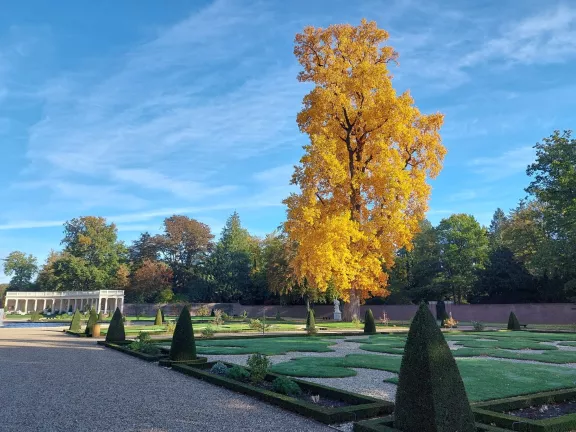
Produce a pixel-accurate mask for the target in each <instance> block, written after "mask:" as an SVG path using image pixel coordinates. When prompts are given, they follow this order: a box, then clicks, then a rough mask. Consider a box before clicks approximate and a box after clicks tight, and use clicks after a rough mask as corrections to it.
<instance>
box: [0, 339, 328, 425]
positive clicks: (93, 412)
mask: <svg viewBox="0 0 576 432" xmlns="http://www.w3.org/2000/svg"><path fill="white" fill-rule="evenodd" d="M0 407H1V412H2V414H3V416H2V420H1V421H0V431H2V432H22V431H41V432H44V431H82V432H92V431H98V432H102V431H130V432H168V431H203V432H221V431H223V430H233V431H240V430H241V431H263V432H264V431H275V432H280V431H286V432H288V431H290V432H293V431H320V432H321V431H330V430H332V431H333V430H334V429H333V428H329V427H327V426H325V425H322V424H320V423H317V422H315V421H312V420H308V419H305V418H304V417H301V416H298V415H296V414H293V413H291V412H289V411H285V410H283V409H280V408H276V407H274V406H271V405H268V404H265V403H262V402H259V401H258V400H256V399H253V398H250V397H247V396H243V395H240V394H238V393H234V392H231V391H229V390H226V389H223V388H221V387H217V386H214V385H211V384H207V383H204V382H202V381H200V380H197V379H194V378H190V377H186V376H184V375H182V374H179V373H177V372H173V371H171V370H169V369H165V368H161V367H158V366H157V365H156V364H149V363H146V362H144V361H141V360H138V359H135V358H132V357H129V356H127V355H125V354H122V353H119V352H116V351H113V350H110V349H105V348H102V347H99V346H97V345H95V341H94V340H93V339H84V338H74V337H70V336H66V335H64V334H62V332H60V331H58V330H55V329H54V328H43V329H39V328H30V329H2V328H0Z"/></svg>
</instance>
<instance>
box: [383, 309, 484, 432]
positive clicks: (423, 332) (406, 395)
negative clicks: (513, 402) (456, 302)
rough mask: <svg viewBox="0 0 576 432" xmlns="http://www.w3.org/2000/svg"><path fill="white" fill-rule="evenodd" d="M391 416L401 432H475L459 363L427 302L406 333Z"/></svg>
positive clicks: (395, 426) (417, 313)
mask: <svg viewBox="0 0 576 432" xmlns="http://www.w3.org/2000/svg"><path fill="white" fill-rule="evenodd" d="M394 417H395V420H394V428H396V429H398V430H401V431H404V432H414V431H418V432H453V431H458V432H476V426H475V425H474V415H473V414H472V410H471V408H470V403H469V402H468V396H467V395H466V390H465V388H464V383H463V382H462V377H461V376H460V372H459V370H458V366H457V365H456V361H455V360H454V356H453V355H452V352H451V351H450V348H449V347H448V344H447V343H446V340H445V339H444V336H443V335H442V331H441V330H440V328H438V325H437V323H436V320H435V319H434V316H433V315H432V313H431V312H430V310H429V309H428V306H427V305H426V304H422V305H420V308H419V309H418V312H416V315H415V316H414V319H413V320H412V324H411V325H410V331H409V332H408V338H407V340H406V346H405V348H404V356H403V357H402V365H401V366H400V376H399V381H398V388H397V390H396V407H395V412H394Z"/></svg>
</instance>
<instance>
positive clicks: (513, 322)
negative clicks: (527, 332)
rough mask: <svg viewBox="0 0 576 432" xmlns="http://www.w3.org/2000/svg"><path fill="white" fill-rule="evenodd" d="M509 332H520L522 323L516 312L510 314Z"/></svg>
mask: <svg viewBox="0 0 576 432" xmlns="http://www.w3.org/2000/svg"><path fill="white" fill-rule="evenodd" d="M508 330H520V322H519V321H518V318H516V314H515V313H514V312H510V316H509V317H508Z"/></svg>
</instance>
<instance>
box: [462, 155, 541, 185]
mask: <svg viewBox="0 0 576 432" xmlns="http://www.w3.org/2000/svg"><path fill="white" fill-rule="evenodd" d="M534 156H535V150H534V148H532V147H519V148H515V149H512V150H508V151H506V152H504V153H502V154H501V155H499V156H494V157H480V158H476V159H473V160H471V161H470V162H469V166H471V167H472V171H474V172H475V173H477V174H480V175H482V177H483V179H484V180H487V181H495V180H501V179H503V178H505V177H509V176H512V175H515V174H519V173H521V172H524V171H525V170H526V167H527V166H528V165H529V164H530V163H531V162H533V161H534Z"/></svg>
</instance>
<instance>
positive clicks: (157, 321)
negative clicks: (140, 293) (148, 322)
mask: <svg viewBox="0 0 576 432" xmlns="http://www.w3.org/2000/svg"><path fill="white" fill-rule="evenodd" d="M163 321H164V320H163V317H162V311H161V309H158V310H157V311H156V319H155V320H154V325H157V326H160V325H162V323H163Z"/></svg>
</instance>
